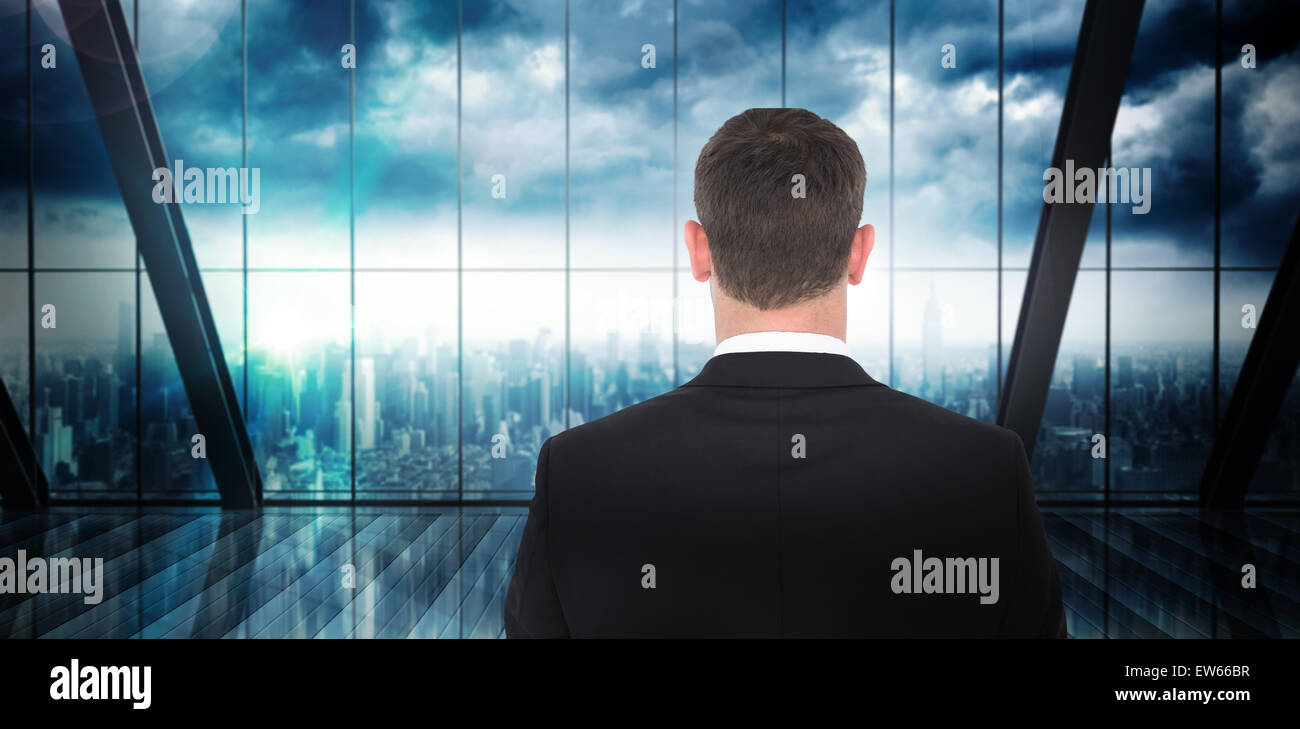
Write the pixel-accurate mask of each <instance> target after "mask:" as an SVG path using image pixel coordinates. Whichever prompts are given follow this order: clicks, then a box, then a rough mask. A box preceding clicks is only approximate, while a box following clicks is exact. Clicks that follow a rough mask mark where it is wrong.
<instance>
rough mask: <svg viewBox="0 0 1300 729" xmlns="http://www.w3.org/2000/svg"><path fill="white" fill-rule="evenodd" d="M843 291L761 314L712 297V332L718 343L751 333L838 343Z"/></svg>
mask: <svg viewBox="0 0 1300 729" xmlns="http://www.w3.org/2000/svg"><path fill="white" fill-rule="evenodd" d="M845 294H846V292H845V290H844V289H843V288H840V289H837V290H835V291H832V292H831V293H829V294H827V295H825V296H822V297H820V298H818V299H814V300H811V301H803V302H800V303H798V304H795V305H793V306H787V307H784V308H781V309H768V310H762V309H758V308H756V307H753V306H750V305H749V304H745V303H742V302H739V301H737V300H735V299H733V298H731V297H729V296H726V295H725V294H721V293H717V292H715V293H714V296H713V329H714V333H715V334H716V336H717V339H718V341H719V342H721V341H723V340H724V339H727V338H729V337H734V336H736V335H737V334H749V333H752V332H809V333H812V334H825V335H828V336H832V337H835V338H836V339H839V340H841V341H844V340H845V337H846V336H847V333H848V304H847V301H846V297H845Z"/></svg>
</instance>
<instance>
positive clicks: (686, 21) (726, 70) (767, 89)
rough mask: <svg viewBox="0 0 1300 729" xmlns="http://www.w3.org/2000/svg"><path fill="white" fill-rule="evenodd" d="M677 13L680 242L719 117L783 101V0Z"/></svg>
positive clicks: (682, 255)
mask: <svg viewBox="0 0 1300 729" xmlns="http://www.w3.org/2000/svg"><path fill="white" fill-rule="evenodd" d="M677 12H678V28H677V223H676V225H675V226H674V231H676V235H677V245H679V246H681V245H683V243H682V240H681V230H682V225H683V223H685V221H687V220H692V219H695V220H698V219H699V214H698V213H697V212H696V210H695V162H696V161H697V160H698V159H699V157H700V150H701V149H703V147H704V143H705V142H707V141H709V137H711V136H713V133H714V132H716V131H718V127H720V126H722V124H723V122H725V121H727V120H728V119H730V118H731V117H733V116H735V115H737V114H739V113H741V112H742V111H744V110H746V109H750V108H756V107H778V106H780V105H781V3H780V0H754V1H753V2H744V3H714V4H692V3H679V4H678V7H677ZM677 265H678V266H681V267H683V268H684V267H686V266H687V265H689V262H688V260H687V257H686V251H685V250H684V249H679V250H678V254H677ZM712 349H713V345H712V343H710V345H709V350H710V351H712ZM687 379H689V378H687Z"/></svg>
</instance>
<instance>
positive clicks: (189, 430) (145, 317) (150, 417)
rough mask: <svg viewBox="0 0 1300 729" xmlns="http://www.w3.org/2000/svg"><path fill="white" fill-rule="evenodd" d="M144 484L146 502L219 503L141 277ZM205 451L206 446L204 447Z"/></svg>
mask: <svg viewBox="0 0 1300 729" xmlns="http://www.w3.org/2000/svg"><path fill="white" fill-rule="evenodd" d="M140 427H141V438H142V440H141V441H140V483H141V491H142V492H143V495H144V498H145V499H149V498H156V499H206V500H214V499H218V498H220V494H219V493H218V492H217V484H216V481H215V480H214V479H213V477H212V467H211V466H210V465H209V463H208V461H207V459H206V458H199V457H196V456H195V450H194V449H195V448H196V447H197V444H195V443H194V442H193V438H194V436H195V435H198V434H201V433H202V432H203V431H202V429H201V428H199V426H198V423H197V422H196V421H195V418H194V411H193V410H192V409H191V408H190V399H189V396H188V394H187V393H186V391H185V385H184V383H183V382H181V374H180V370H179V369H178V368H177V366H176V357H175V355H174V353H173V352H172V346H171V341H170V340H169V339H168V338H167V330H166V328H165V327H164V326H163V321H162V313H161V312H160V311H159V310H158V300H157V297H156V296H155V295H154V292H153V287H152V284H151V283H150V280H149V276H148V274H142V275H141V277H140ZM205 450H206V445H205Z"/></svg>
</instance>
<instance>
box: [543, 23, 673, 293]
mask: <svg viewBox="0 0 1300 729" xmlns="http://www.w3.org/2000/svg"><path fill="white" fill-rule="evenodd" d="M672 14H673V3H672V1H671V0H650V1H649V2H641V3H625V4H614V3H605V2H599V1H598V0H597V1H591V0H588V1H587V2H576V3H574V4H573V8H572V10H571V20H570V26H571V37H570V40H569V43H570V54H571V56H572V58H571V59H570V62H569V71H570V74H571V84H572V89H571V99H570V102H569V111H570V115H571V116H570V126H571V133H570V149H569V164H570V175H569V190H570V195H571V199H570V209H569V226H570V235H571V241H570V249H571V253H572V258H571V262H572V265H573V266H574V267H579V268H581V267H594V266H599V267H619V266H622V267H631V266H654V267H665V268H667V267H670V266H672V260H673V249H672V245H673V241H674V233H675V224H674V221H673V94H672V92H673V25H672ZM665 278H666V277H665Z"/></svg>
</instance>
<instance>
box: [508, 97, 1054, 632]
mask: <svg viewBox="0 0 1300 729" xmlns="http://www.w3.org/2000/svg"><path fill="white" fill-rule="evenodd" d="M865 185H866V167H865V165H864V164H863V161H862V156H861V154H859V152H858V148H857V145H856V144H855V143H854V142H853V140H852V139H850V138H849V136H848V135H846V134H845V133H844V132H843V131H842V130H840V129H839V128H838V127H836V126H835V125H834V124H832V123H830V122H829V121H826V120H825V119H822V118H820V117H818V116H817V115H815V114H812V113H810V112H808V111H805V110H803V109H750V110H748V111H746V112H744V113H742V114H739V115H737V116H735V117H732V118H731V119H729V120H727V122H726V123H725V124H723V125H722V127H721V128H720V129H718V131H717V132H716V133H715V134H714V135H713V137H712V138H711V139H710V140H709V141H708V143H707V144H706V145H705V146H704V149H703V150H702V151H701V152H700V157H699V160H698V162H697V163H696V167H695V207H696V210H697V212H698V214H699V222H695V221H690V222H688V223H686V230H685V243H686V248H687V252H688V253H689V255H690V262H691V272H692V274H693V275H694V277H695V280H696V281H700V282H707V283H708V284H709V291H710V293H711V295H712V299H713V309H714V326H715V329H716V335H717V341H718V344H717V349H716V350H715V352H714V355H713V357H712V358H711V359H710V360H709V361H708V362H707V363H706V364H705V365H704V368H703V370H702V371H701V372H700V374H699V376H697V377H696V378H695V379H693V380H691V381H690V382H687V383H686V384H684V385H682V386H681V387H679V388H677V389H676V390H673V391H672V392H669V393H666V394H664V395H660V396H659V397H656V398H653V399H651V400H648V401H646V402H643V403H640V404H638V405H634V406H632V407H629V408H626V409H624V410H622V411H620V412H618V413H615V414H613V415H610V416H608V417H605V418H601V419H600V420H596V421H594V422H591V423H587V424H585V425H581V426H578V427H576V428H573V429H571V430H568V431H565V432H564V433H560V434H559V435H556V436H554V437H552V438H550V439H549V440H548V441H546V443H545V444H544V445H543V446H542V450H541V454H540V456H539V458H538V462H537V478H536V485H537V490H536V494H535V496H534V497H533V501H532V504H531V508H530V510H529V515H528V521H527V524H526V526H525V528H524V535H523V540H522V543H521V544H520V547H519V556H518V560H517V561H516V563H515V572H514V577H513V579H512V580H511V583H510V589H509V593H508V594H507V596H506V607H505V621H506V633H507V635H508V636H510V637H614V636H618V637H660V636H662V637H782V636H785V637H804V636H816V637H871V636H880V637H923V636H924V637H943V636H987V637H999V636H1006V637H1013V636H1014V637H1065V615H1064V610H1063V608H1062V604H1061V591H1060V585H1059V583H1058V577H1057V571H1056V563H1055V562H1054V560H1053V559H1052V555H1051V553H1050V552H1049V550H1048V546H1047V539H1046V536H1045V534H1044V532H1043V525H1042V521H1041V519H1040V517H1039V513H1038V508H1037V505H1036V504H1035V501H1034V489H1033V483H1032V481H1031V479H1030V476H1029V464H1028V461H1027V459H1026V456H1025V450H1024V446H1023V445H1022V443H1021V441H1020V438H1019V437H1018V436H1017V435H1016V434H1015V433H1013V432H1011V431H1009V430H1005V429H1003V428H1000V427H997V426H994V425H990V424H988V423H982V422H979V421H976V420H972V419H970V418H967V417H964V416H962V415H958V414H956V413H953V412H950V411H948V410H946V409H944V408H941V407H939V406H937V405H933V404H930V403H928V402H926V401H924V400H920V399H918V398H915V397H912V396H910V395H906V394H903V393H900V392H897V391H895V390H892V389H890V388H889V387H886V386H885V385H882V384H881V383H879V382H876V381H875V380H874V379H872V378H871V377H870V376H868V374H867V373H866V372H864V371H863V369H862V368H861V367H860V366H858V364H857V363H856V362H855V361H854V360H853V359H852V358H851V357H850V356H849V350H848V347H847V345H846V344H845V336H846V327H847V306H846V296H847V293H848V287H849V286H850V285H857V284H859V283H861V281H862V276H863V270H864V268H865V267H866V265H867V258H868V257H869V256H870V255H871V250H872V246H873V244H874V242H875V231H874V230H873V228H872V227H871V226H870V225H863V226H861V227H858V223H859V221H860V219H861V216H862V201H863V193H864V189H865Z"/></svg>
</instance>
